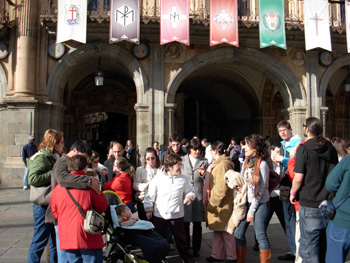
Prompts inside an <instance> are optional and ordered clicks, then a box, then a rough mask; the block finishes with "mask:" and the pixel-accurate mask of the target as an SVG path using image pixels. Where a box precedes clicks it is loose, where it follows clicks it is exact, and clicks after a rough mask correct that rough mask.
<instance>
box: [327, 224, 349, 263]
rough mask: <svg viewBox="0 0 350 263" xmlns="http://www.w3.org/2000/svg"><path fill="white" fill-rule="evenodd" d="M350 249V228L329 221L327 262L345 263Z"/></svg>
mask: <svg viewBox="0 0 350 263" xmlns="http://www.w3.org/2000/svg"><path fill="white" fill-rule="evenodd" d="M349 249H350V229H345V228H342V227H339V226H337V225H335V224H333V222H332V221H329V224H328V227H327V254H326V262H327V263H328V262H329V263H343V262H345V259H346V256H347V255H348V252H349Z"/></svg>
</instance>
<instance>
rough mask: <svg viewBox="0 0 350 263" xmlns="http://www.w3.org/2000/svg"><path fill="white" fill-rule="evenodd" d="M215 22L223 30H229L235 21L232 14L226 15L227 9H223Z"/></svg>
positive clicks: (215, 18)
mask: <svg viewBox="0 0 350 263" xmlns="http://www.w3.org/2000/svg"><path fill="white" fill-rule="evenodd" d="M213 20H214V21H215V22H216V23H217V24H218V25H219V27H221V28H222V29H226V28H228V27H229V26H230V25H231V24H232V23H233V22H234V21H235V20H234V19H233V17H232V16H231V15H230V14H228V13H226V10H225V9H222V10H221V12H220V13H219V14H217V15H216V16H215V17H214V19H213ZM225 40H226V41H227V39H225Z"/></svg>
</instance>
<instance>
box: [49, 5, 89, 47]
mask: <svg viewBox="0 0 350 263" xmlns="http://www.w3.org/2000/svg"><path fill="white" fill-rule="evenodd" d="M86 26H87V0H58V11H57V39H56V42H57V43H60V42H64V41H67V40H75V41H78V42H81V43H84V44H85V43H86Z"/></svg>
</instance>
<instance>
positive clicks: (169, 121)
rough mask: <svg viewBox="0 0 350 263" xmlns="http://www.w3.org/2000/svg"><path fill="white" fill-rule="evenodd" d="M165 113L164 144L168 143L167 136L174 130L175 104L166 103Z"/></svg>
mask: <svg viewBox="0 0 350 263" xmlns="http://www.w3.org/2000/svg"><path fill="white" fill-rule="evenodd" d="M164 108H165V111H166V117H165V123H164V127H165V134H164V136H165V137H166V142H168V141H169V136H170V134H171V133H173V132H174V131H175V130H174V129H175V109H176V104H175V103H167V104H165V107H164Z"/></svg>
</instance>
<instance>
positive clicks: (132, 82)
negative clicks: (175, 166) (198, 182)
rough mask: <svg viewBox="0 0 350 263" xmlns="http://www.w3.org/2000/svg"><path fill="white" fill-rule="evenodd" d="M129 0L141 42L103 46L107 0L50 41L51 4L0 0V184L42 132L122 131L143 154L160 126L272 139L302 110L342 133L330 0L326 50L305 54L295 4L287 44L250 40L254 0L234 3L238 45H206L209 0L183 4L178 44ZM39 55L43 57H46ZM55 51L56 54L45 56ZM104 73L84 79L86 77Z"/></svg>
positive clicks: (146, 4)
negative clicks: (60, 40) (184, 22)
mask: <svg viewBox="0 0 350 263" xmlns="http://www.w3.org/2000/svg"><path fill="white" fill-rule="evenodd" d="M140 1H141V30H140V32H141V43H142V46H135V45H133V44H132V43H129V42H120V43H117V44H109V43H108V39H109V38H108V34H109V13H108V12H109V11H108V10H109V8H110V7H109V1H107V0H104V1H102V0H98V1H97V0H89V1H88V3H89V7H88V9H89V11H88V26H87V43H86V44H81V43H78V42H75V41H67V42H65V43H64V44H63V47H64V50H63V52H62V53H63V54H61V55H62V56H58V55H57V53H55V52H54V50H55V48H57V45H55V39H56V26H57V17H56V12H57V0H53V1H52V0H51V1H49V0H40V1H38V0H3V1H1V2H0V10H1V11H0V12H1V14H0V22H1V25H0V27H1V28H0V42H1V47H2V50H0V55H1V56H0V57H1V59H0V123H1V128H0V148H1V150H0V184H2V185H21V184H22V177H23V163H22V161H21V150H22V147H23V145H24V144H25V143H26V142H27V138H28V136H29V135H30V134H32V135H34V136H35V137H36V138H37V141H36V142H37V143H39V141H40V137H41V136H42V135H43V133H44V131H45V130H46V129H48V128H53V129H57V130H62V131H63V132H64V134H65V142H66V146H67V147H69V146H70V144H71V143H72V142H73V141H74V140H75V139H76V138H85V139H87V140H92V139H99V138H102V139H104V141H105V142H106V143H108V141H109V140H111V139H116V140H118V141H120V142H121V143H123V144H124V143H125V141H126V139H128V138H132V139H133V140H134V141H135V142H136V143H135V145H136V147H137V150H138V152H139V157H140V158H139V159H140V161H141V160H142V158H141V157H142V155H143V151H144V150H145V148H146V147H148V146H151V145H152V142H153V141H158V142H159V143H160V144H161V145H162V147H163V148H166V147H167V141H168V137H169V134H170V133H171V132H173V131H178V132H180V133H182V134H183V135H184V136H185V137H186V138H191V137H192V136H193V135H198V136H199V137H201V138H203V137H206V138H209V140H210V141H213V140H222V141H224V142H229V140H230V138H231V137H232V136H235V137H238V138H243V137H244V136H245V135H247V134H249V133H260V134H261V135H263V136H266V135H269V136H271V137H272V138H273V139H275V140H278V134H277V131H276V124H277V123H278V122H279V121H280V120H283V119H285V120H288V121H290V123H291V124H292V128H293V133H294V134H300V135H302V133H303V130H302V123H303V121H304V120H305V118H307V117H309V116H316V117H319V118H321V119H322V121H323V124H324V132H325V135H326V136H328V137H333V136H337V137H341V138H349V129H350V123H349V113H350V109H349V107H350V106H349V105H350V103H349V99H350V94H349V93H346V92H345V90H344V81H345V79H347V77H348V74H349V73H348V68H349V65H350V55H349V54H347V49H346V35H345V24H344V20H345V19H344V14H343V13H342V12H343V8H342V5H341V4H336V3H332V4H330V14H331V20H330V28H331V39H332V47H333V51H332V52H327V51H325V50H323V49H314V50H311V51H305V40H304V32H303V1H295V0H286V1H285V13H286V28H287V35H286V37H287V49H286V50H283V49H279V48H275V47H268V48H264V49H260V48H259V28H258V16H259V12H258V11H259V10H258V0H242V1H239V8H240V10H239V14H240V23H239V45H240V47H232V46H229V45H225V44H222V45H218V46H214V47H210V46H209V27H208V23H209V6H210V5H209V1H208V0H201V1H200V0H190V1H189V2H190V17H191V20H190V41H191V45H190V46H185V45H182V44H178V43H169V44H167V45H160V44H159V38H160V36H159V31H160V30H159V19H160V18H159V0H140ZM50 55H51V56H50ZM56 55H57V57H55V56H56ZM99 59H100V61H101V62H100V69H101V71H102V72H103V73H104V74H105V77H104V85H103V86H100V87H96V86H95V83H94V74H95V73H96V71H97V69H98V64H99Z"/></svg>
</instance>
